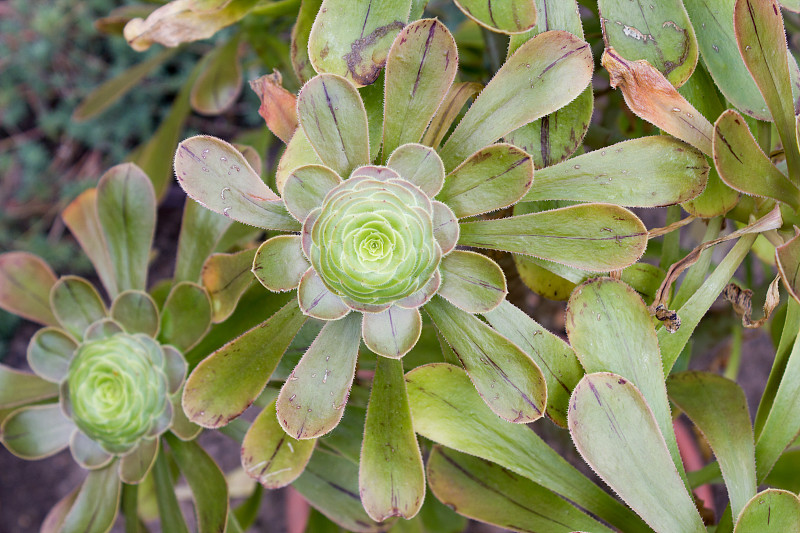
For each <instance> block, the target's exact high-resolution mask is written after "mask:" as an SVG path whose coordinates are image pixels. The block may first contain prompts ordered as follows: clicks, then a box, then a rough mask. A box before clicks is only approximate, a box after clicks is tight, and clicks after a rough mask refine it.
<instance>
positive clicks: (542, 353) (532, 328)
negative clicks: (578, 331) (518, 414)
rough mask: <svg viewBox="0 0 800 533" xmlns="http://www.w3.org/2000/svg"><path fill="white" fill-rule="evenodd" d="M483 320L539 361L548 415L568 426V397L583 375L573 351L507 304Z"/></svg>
mask: <svg viewBox="0 0 800 533" xmlns="http://www.w3.org/2000/svg"><path fill="white" fill-rule="evenodd" d="M484 318H486V320H487V321H488V322H489V325H491V326H492V327H493V328H494V329H495V330H497V331H498V332H500V334H502V335H504V336H506V337H507V338H508V339H510V340H511V341H512V342H514V343H516V345H517V346H519V347H520V348H522V349H523V350H524V351H525V353H527V354H528V355H529V356H530V357H531V359H533V360H534V361H535V362H536V364H537V365H538V366H539V368H540V369H541V370H542V374H544V379H545V381H546V382H547V411H546V413H545V414H546V415H547V416H548V417H549V418H550V419H551V420H553V422H555V423H556V424H558V425H559V426H561V427H567V407H568V404H569V396H570V394H572V389H573V388H575V385H577V383H578V381H580V379H581V377H582V376H583V368H581V365H580V363H579V362H578V358H577V357H576V356H575V352H574V351H573V350H572V348H571V347H570V346H569V345H568V344H567V343H566V342H564V341H563V340H562V339H560V338H559V337H557V336H555V335H553V334H552V333H550V332H549V331H548V330H547V329H545V328H543V327H542V326H540V325H539V324H537V323H536V322H535V321H534V320H533V319H532V318H531V317H529V316H528V315H527V314H526V313H525V312H523V311H521V310H520V309H518V308H517V307H515V306H514V305H513V304H511V303H510V302H508V301H503V302H502V303H501V304H500V305H499V306H498V307H497V308H496V309H495V310H494V311H491V312H489V313H484Z"/></svg>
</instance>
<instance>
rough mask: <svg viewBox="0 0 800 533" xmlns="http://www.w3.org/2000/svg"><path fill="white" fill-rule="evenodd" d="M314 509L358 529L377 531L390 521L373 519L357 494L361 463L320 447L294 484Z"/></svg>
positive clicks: (364, 532)
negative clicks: (382, 521)
mask: <svg viewBox="0 0 800 533" xmlns="http://www.w3.org/2000/svg"><path fill="white" fill-rule="evenodd" d="M292 486H293V487H294V488H295V489H297V492H299V493H300V494H301V495H302V496H303V498H305V499H306V500H308V503H310V504H311V505H312V506H313V507H314V508H315V509H317V510H318V511H319V512H321V513H322V514H324V515H325V516H327V517H328V518H329V519H331V520H332V521H334V522H336V523H337V524H339V525H340V526H342V527H344V528H346V530H347V531H354V532H356V533H378V532H379V531H385V530H386V529H388V524H383V523H375V522H373V521H372V520H371V519H370V517H369V516H367V513H366V512H365V511H364V507H362V505H361V499H360V498H359V496H358V465H357V464H356V463H353V462H351V461H350V460H349V459H346V458H344V457H342V456H341V455H334V454H332V453H330V452H326V451H324V450H317V453H315V454H314V455H313V457H311V461H309V463H308V466H307V467H306V469H305V471H304V472H303V474H302V475H301V476H300V477H299V478H297V480H296V481H295V482H294V483H293V485H292Z"/></svg>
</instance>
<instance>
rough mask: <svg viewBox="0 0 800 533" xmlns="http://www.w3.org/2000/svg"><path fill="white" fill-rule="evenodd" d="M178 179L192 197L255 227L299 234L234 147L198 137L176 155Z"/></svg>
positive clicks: (186, 144) (273, 196)
mask: <svg viewBox="0 0 800 533" xmlns="http://www.w3.org/2000/svg"><path fill="white" fill-rule="evenodd" d="M175 176H176V177H177V178H178V183H180V185H181V187H182V188H183V190H184V191H186V194H188V195H189V197H190V198H192V199H194V200H195V201H197V202H198V203H200V204H201V205H203V206H204V207H207V208H208V209H211V210H212V211H214V212H216V213H219V214H221V215H225V216H227V217H229V218H232V219H234V220H238V221H239V222H242V223H244V224H249V225H251V226H256V227H261V228H270V229H277V230H286V231H297V229H298V228H299V224H298V223H297V221H296V220H294V219H293V218H292V217H291V215H289V213H288V212H287V211H286V208H285V207H284V205H283V202H282V201H281V200H280V198H278V195H276V194H275V193H274V192H272V190H271V189H270V188H269V187H267V186H266V185H265V184H264V182H263V181H262V180H261V178H260V177H259V176H258V174H256V171H255V170H253V168H252V167H251V166H250V163H248V162H247V160H246V159H245V157H244V156H243V155H242V154H241V152H239V151H238V150H236V149H235V148H234V147H233V146H231V145H230V144H228V143H226V142H225V141H222V140H220V139H216V138H214V137H207V136H204V135H198V136H196V137H191V138H189V139H186V140H185V141H183V142H182V143H181V144H180V145H179V146H178V151H177V152H176V153H175Z"/></svg>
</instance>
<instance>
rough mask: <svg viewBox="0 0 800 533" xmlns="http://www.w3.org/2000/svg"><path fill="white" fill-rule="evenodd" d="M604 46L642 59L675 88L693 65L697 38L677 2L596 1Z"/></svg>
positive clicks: (677, 0) (686, 76)
mask: <svg viewBox="0 0 800 533" xmlns="http://www.w3.org/2000/svg"><path fill="white" fill-rule="evenodd" d="M597 7H598V8H599V10H600V20H601V23H602V25H603V38H604V41H605V43H606V46H613V47H614V48H615V49H617V51H619V53H620V54H621V55H622V56H623V57H626V58H628V59H631V60H636V59H644V60H647V62H648V63H650V64H651V65H653V66H654V67H655V68H657V69H658V70H659V71H661V72H662V73H663V74H664V75H665V76H666V77H667V79H668V80H669V81H670V82H671V83H672V84H673V85H675V86H676V87H680V86H681V85H683V83H684V82H685V81H686V80H687V79H689V76H691V75H692V72H693V71H694V67H695V65H696V64H697V39H696V38H695V34H694V28H693V27H692V24H691V22H689V15H688V14H687V13H686V9H685V8H684V7H683V3H682V2H681V1H680V0H662V1H659V2H647V1H645V0H636V1H635V2H633V3H631V2H630V1H628V0H599V1H598V4H597Z"/></svg>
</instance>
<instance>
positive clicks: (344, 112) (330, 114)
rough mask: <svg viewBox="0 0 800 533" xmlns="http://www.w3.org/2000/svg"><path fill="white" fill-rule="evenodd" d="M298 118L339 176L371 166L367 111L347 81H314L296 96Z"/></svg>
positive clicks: (319, 78)
mask: <svg viewBox="0 0 800 533" xmlns="http://www.w3.org/2000/svg"><path fill="white" fill-rule="evenodd" d="M317 20H318V21H319V19H317ZM297 118H298V120H299V122H300V127H301V128H302V129H303V132H304V133H305V135H306V138H308V140H309V142H310V143H311V146H313V147H314V151H315V152H316V153H317V155H318V156H319V158H320V159H321V160H322V162H323V163H324V164H325V165H326V166H328V167H330V168H331V169H332V170H333V171H334V172H336V173H337V174H338V175H340V176H349V175H350V172H352V171H353V169H355V168H356V167H360V166H361V165H368V164H369V162H370V157H369V132H368V130H367V111H366V109H365V108H364V102H362V101H361V96H359V94H358V91H357V90H356V88H355V87H354V86H353V84H352V83H350V82H348V81H347V80H346V79H344V78H342V77H341V76H336V75H334V74H321V75H319V76H316V77H314V78H313V79H311V80H310V81H309V82H308V83H306V84H305V85H304V86H303V88H302V89H301V91H300V94H299V95H297Z"/></svg>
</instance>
